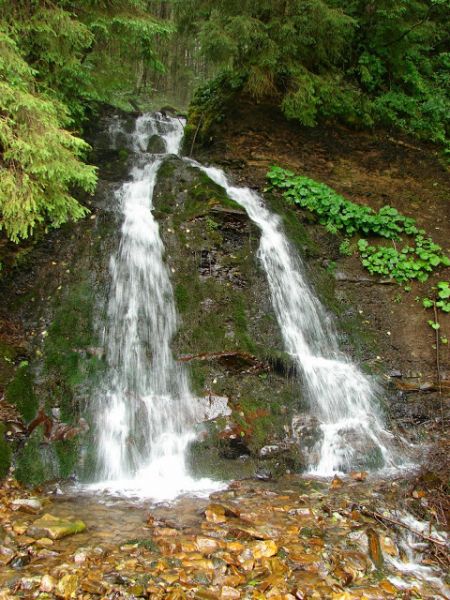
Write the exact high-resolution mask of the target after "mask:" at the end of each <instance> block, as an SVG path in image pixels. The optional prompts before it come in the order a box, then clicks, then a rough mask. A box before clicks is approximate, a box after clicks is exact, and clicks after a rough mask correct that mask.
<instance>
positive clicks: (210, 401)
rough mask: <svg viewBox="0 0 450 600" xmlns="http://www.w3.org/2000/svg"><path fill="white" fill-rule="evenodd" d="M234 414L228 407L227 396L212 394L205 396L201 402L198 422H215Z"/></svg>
mask: <svg viewBox="0 0 450 600" xmlns="http://www.w3.org/2000/svg"><path fill="white" fill-rule="evenodd" d="M231 413H232V411H231V408H230V407H229V406H228V398H227V397H226V396H214V395H212V394H210V395H208V396H205V397H204V398H202V399H201V401H200V407H199V411H198V422H199V423H203V422H205V421H213V420H214V419H218V418H219V417H228V416H230V415H231Z"/></svg>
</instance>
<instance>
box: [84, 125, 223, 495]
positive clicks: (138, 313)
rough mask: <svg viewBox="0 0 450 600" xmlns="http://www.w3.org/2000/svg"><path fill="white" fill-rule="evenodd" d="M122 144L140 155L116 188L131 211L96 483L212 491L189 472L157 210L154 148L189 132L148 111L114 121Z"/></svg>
mask: <svg viewBox="0 0 450 600" xmlns="http://www.w3.org/2000/svg"><path fill="white" fill-rule="evenodd" d="M112 129H113V130H112V131H111V134H112V138H113V140H114V138H115V137H117V136H118V135H120V136H121V138H122V139H123V138H125V140H126V141H127V142H128V146H129V149H130V150H131V151H132V153H133V161H134V167H133V169H132V172H131V176H132V179H131V181H129V182H127V183H125V184H123V185H122V187H121V188H120V189H119V190H118V192H117V193H116V196H117V199H118V201H119V203H120V208H121V212H122V214H123V224H122V229H121V241H120V246H119V249H118V251H117V254H116V255H115V256H113V257H112V258H111V263H110V271H111V276H112V285H111V291H110V298H109V306H108V316H107V326H106V329H105V335H104V338H105V339H104V343H105V349H106V360H107V365H108V369H107V376H106V378H105V381H104V385H103V387H102V390H101V393H100V394H99V396H98V398H97V399H96V407H95V408H96V410H95V412H96V432H97V440H98V442H97V443H98V477H99V479H101V480H102V481H103V483H101V484H96V487H107V488H108V489H112V490H115V491H120V492H122V493H126V492H127V491H128V492H130V493H140V494H144V495H147V496H152V497H154V498H164V499H168V498H172V497H175V496H176V495H178V494H180V493H181V492H183V491H198V490H201V489H203V488H210V489H211V488H212V487H214V485H213V482H211V481H209V480H194V479H192V478H191V477H189V475H188V473H187V468H186V464H185V455H186V449H187V446H188V444H189V443H190V441H191V440H192V439H193V438H194V433H193V425H194V423H195V418H196V414H195V407H196V399H195V398H193V396H192V394H191V392H190V389H189V383H188V380H187V376H186V373H185V371H184V369H183V368H182V367H181V366H180V365H179V364H178V363H177V362H176V361H175V360H174V358H173V356H172V352H171V348H170V343H171V341H172V338H173V336H174V334H175V332H176V327H177V314H176V309H175V302H174V296H173V290H172V285H171V283H170V278H169V273H168V269H167V267H166V265H165V263H164V247H163V243H162V240H161V238H160V235H159V227H158V223H157V221H156V220H155V219H154V217H153V215H152V212H151V209H152V198H153V189H154V186H155V182H156V177H157V174H158V169H159V167H160V165H161V163H162V161H163V158H164V156H163V155H156V154H149V153H147V152H146V150H147V146H148V142H149V139H150V138H151V137H152V136H153V135H158V136H160V137H161V138H162V139H163V140H164V143H165V147H166V153H167V154H177V153H178V151H179V147H180V143H181V140H182V137H183V123H182V122H181V121H180V120H179V119H172V118H164V119H163V118H162V117H161V116H158V115H155V116H154V115H144V116H141V117H139V118H138V119H137V121H136V125H135V130H134V132H133V133H132V134H128V135H127V134H126V132H125V131H124V130H123V129H121V127H120V123H119V122H116V123H115V124H114V126H113V128H112Z"/></svg>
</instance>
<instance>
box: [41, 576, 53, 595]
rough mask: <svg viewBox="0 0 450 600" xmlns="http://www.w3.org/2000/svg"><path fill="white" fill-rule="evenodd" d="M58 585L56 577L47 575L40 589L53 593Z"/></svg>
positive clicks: (42, 580)
mask: <svg viewBox="0 0 450 600" xmlns="http://www.w3.org/2000/svg"><path fill="white" fill-rule="evenodd" d="M56 583H57V582H56V579H55V578H54V577H52V576H51V575H48V574H46V575H44V577H43V578H42V579H41V585H40V588H39V589H40V591H41V592H52V591H53V590H54V589H55V586H56Z"/></svg>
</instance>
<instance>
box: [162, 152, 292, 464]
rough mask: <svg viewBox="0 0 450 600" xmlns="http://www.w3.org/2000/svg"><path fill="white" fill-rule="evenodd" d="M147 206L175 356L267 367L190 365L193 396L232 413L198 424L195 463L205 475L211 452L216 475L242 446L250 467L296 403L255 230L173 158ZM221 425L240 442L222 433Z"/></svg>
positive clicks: (214, 188)
mask: <svg viewBox="0 0 450 600" xmlns="http://www.w3.org/2000/svg"><path fill="white" fill-rule="evenodd" d="M154 204H155V210H156V215H157V217H158V219H159V220H160V225H161V233H162V236H163V239H164V243H165V247H166V257H167V262H168V264H169V267H170V269H171V272H172V281H173V285H174V294H175V300H176V302H177V307H178V311H179V314H180V326H179V330H178V333H177V335H176V337H175V339H174V342H173V349H174V353H175V355H177V356H182V355H191V356H195V355H198V354H202V353H212V354H214V353H223V352H240V353H250V354H251V355H253V356H255V360H256V361H257V362H258V364H260V365H265V366H264V367H263V368H262V370H261V369H260V370H259V371H258V369H255V370H253V371H252V369H251V368H248V367H247V368H246V367H244V366H242V365H241V366H239V365H237V366H231V365H230V364H228V365H227V364H221V363H220V361H216V360H195V359H194V360H190V361H189V363H188V365H189V370H190V374H191V383H192V387H193V390H194V391H195V393H196V394H197V395H199V396H205V395H208V394H213V395H218V396H226V397H227V398H228V399H229V405H230V407H231V409H232V415H231V416H230V418H229V419H228V420H227V419H225V420H223V419H222V420H221V419H219V420H218V421H216V422H213V423H208V424H206V425H205V426H204V427H203V429H204V434H206V436H207V437H206V440H205V441H204V442H201V443H200V442H199V443H196V444H195V445H194V446H193V449H192V452H193V454H194V455H195V458H194V459H193V462H195V464H196V465H197V467H198V465H203V467H204V468H205V469H206V471H207V472H208V473H210V474H211V469H210V468H206V467H207V465H208V464H209V463H214V459H213V458H212V457H213V456H214V455H215V456H216V457H217V458H218V460H219V459H220V461H219V462H220V465H221V466H220V469H219V471H221V472H222V473H223V472H224V469H225V470H226V468H225V467H226V465H227V464H228V465H229V466H230V465H231V463H230V460H229V459H228V458H227V457H231V456H233V457H235V455H236V456H237V455H239V452H240V451H242V452H244V450H245V452H246V453H249V454H250V455H251V456H252V457H253V458H252V461H253V462H252V461H250V462H249V463H248V464H249V465H250V466H249V470H251V469H254V468H255V465H256V464H257V455H258V451H259V449H260V448H261V447H262V446H264V445H265V444H268V443H270V442H271V441H273V440H279V439H281V437H283V436H284V435H285V433H284V426H285V425H286V424H287V423H288V422H289V420H290V418H291V415H292V413H293V411H295V410H297V409H299V408H301V406H302V400H301V393H300V388H299V386H298V385H297V383H295V384H293V381H292V379H290V378H289V376H290V375H292V374H293V369H292V368H291V366H288V363H289V362H290V360H289V357H287V356H286V354H285V353H284V352H283V343H282V339H281V335H280V331H279V327H278V324H277V321H276V318H275V315H274V313H273V309H272V305H271V299H270V292H269V287H268V283H267V281H266V278H265V275H264V273H263V272H262V270H261V269H260V267H259V265H258V260H257V250H258V246H259V236H260V234H259V230H258V229H257V228H256V227H255V226H254V224H253V223H252V222H251V221H250V220H249V218H248V216H247V214H246V213H245V211H244V210H243V209H242V208H241V207H240V206H239V205H238V204H236V203H235V202H234V201H233V200H231V199H229V198H228V197H227V195H226V193H225V190H224V189H223V188H221V187H220V186H218V185H217V184H215V183H214V182H213V181H211V180H210V179H209V177H208V176H207V175H206V174H205V173H203V172H201V171H199V170H197V169H195V168H193V167H192V166H189V165H188V164H186V163H183V162H182V161H181V160H180V159H177V158H175V157H171V158H169V159H168V160H166V161H165V163H164V164H163V165H162V167H161V170H160V172H159V177H158V182H157V185H156V188H155V195H154ZM226 427H228V429H229V430H231V431H232V434H233V435H234V434H236V436H237V437H238V440H239V443H236V441H235V438H234V439H233V435H232V436H228V437H227V435H226V434H224V433H223V431H224V428H226ZM230 428H231V429H230ZM205 432H206V433H205ZM245 452H244V453H245ZM199 453H200V454H203V458H200V457H199ZM255 460H256V462H255ZM203 467H202V468H203ZM230 469H231V471H232V466H230ZM212 470H213V471H214V470H215V471H217V469H216V468H214V469H212ZM215 476H218V475H217V473H215ZM228 476H230V470H229V472H228Z"/></svg>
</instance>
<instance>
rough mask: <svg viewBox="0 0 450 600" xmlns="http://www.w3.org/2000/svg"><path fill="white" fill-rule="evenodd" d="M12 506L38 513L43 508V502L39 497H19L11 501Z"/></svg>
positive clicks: (16, 508) (14, 508)
mask: <svg viewBox="0 0 450 600" xmlns="http://www.w3.org/2000/svg"><path fill="white" fill-rule="evenodd" d="M11 508H12V509H13V510H22V511H24V512H27V513H33V514H36V513H38V512H40V511H41V510H42V503H41V501H40V500H39V499H38V498H17V499H16V500H13V501H12V502H11Z"/></svg>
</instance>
